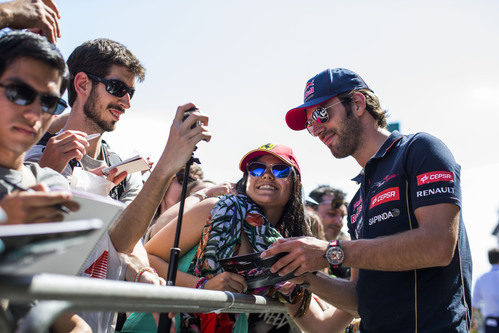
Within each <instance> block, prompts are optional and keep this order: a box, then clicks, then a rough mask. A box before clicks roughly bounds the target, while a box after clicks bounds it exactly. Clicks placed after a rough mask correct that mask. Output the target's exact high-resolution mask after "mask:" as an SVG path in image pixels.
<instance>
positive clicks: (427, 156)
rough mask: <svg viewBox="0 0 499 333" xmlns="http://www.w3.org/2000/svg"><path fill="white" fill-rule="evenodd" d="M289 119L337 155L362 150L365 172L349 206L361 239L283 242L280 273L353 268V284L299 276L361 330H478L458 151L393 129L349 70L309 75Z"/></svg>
mask: <svg viewBox="0 0 499 333" xmlns="http://www.w3.org/2000/svg"><path fill="white" fill-rule="evenodd" d="M286 122H287V124H288V126H289V127H290V128H291V129H293V130H303V129H305V128H306V129H307V130H308V131H309V132H310V134H312V135H313V136H317V137H318V138H319V139H320V140H321V141H322V142H323V143H324V144H325V145H326V146H327V147H328V148H329V149H330V151H331V153H332V154H333V156H335V157H336V158H344V157H347V156H352V157H354V158H355V159H356V160H357V162H358V163H359V164H360V165H361V166H362V167H363V170H362V172H361V173H360V174H359V175H358V176H357V177H355V178H354V180H355V181H357V182H358V183H359V185H360V188H359V190H358V192H357V193H356V194H355V196H354V198H353V199H352V200H351V203H350V205H349V207H348V222H347V223H348V229H349V233H350V235H351V238H352V240H351V241H346V240H345V241H341V242H338V241H331V242H329V243H328V242H326V241H321V240H318V239H315V238H311V237H302V238H294V239H286V240H280V241H279V242H278V243H277V244H275V245H274V247H273V248H271V249H270V250H267V251H266V252H264V254H263V255H262V256H270V255H274V254H276V253H278V252H289V254H288V255H286V256H285V257H283V258H282V259H281V260H279V261H278V262H277V263H276V264H274V266H273V267H272V270H273V271H278V272H279V274H281V275H284V274H288V273H290V272H293V271H294V272H295V275H302V274H303V273H306V272H315V271H318V270H320V269H323V268H324V267H327V266H328V265H330V266H332V267H338V266H340V265H344V266H348V267H352V277H351V280H350V282H346V283H345V282H344V281H339V280H336V279H334V278H330V277H327V276H325V275H322V274H320V273H319V274H315V275H314V274H305V275H303V277H300V278H298V279H296V280H297V282H308V283H309V284H310V290H311V291H312V292H314V293H316V294H317V295H319V296H320V297H322V298H324V299H325V300H326V301H328V302H330V303H331V304H333V305H334V306H336V307H338V308H340V309H342V310H344V311H347V312H350V313H353V314H358V315H359V316H360V318H361V326H360V328H361V331H362V332H466V331H467V330H469V327H470V315H471V307H470V306H471V305H470V302H471V298H470V283H471V254H470V249H469V244H468V239H467V236H466V230H465V227H464V224H463V220H462V216H461V188H460V166H459V165H458V164H457V163H456V161H455V160H454V157H453V156H452V154H451V152H450V151H449V149H448V148H447V147H446V146H445V145H444V144H443V143H442V142H441V141H440V140H439V139H437V138H435V137H433V136H431V135H429V134H426V133H417V134H414V135H402V134H400V133H398V132H393V133H391V134H390V132H388V131H387V130H386V129H385V126H386V115H385V111H383V110H382V109H381V107H380V104H379V100H378V98H377V97H376V95H374V93H373V92H372V91H371V90H370V88H369V87H368V86H367V85H366V83H365V82H364V81H363V80H362V79H361V78H360V77H359V76H358V75H357V74H356V73H354V72H352V71H350V70H348V69H343V68H334V69H327V70H325V71H323V72H321V73H319V74H317V75H316V76H314V77H313V78H312V79H310V80H309V81H308V82H307V85H306V88H305V102H304V104H302V105H300V106H299V107H297V108H294V109H292V110H290V111H289V112H288V113H287V114H286ZM295 282H296V281H295ZM309 317H311V316H309ZM296 320H297V322H298V323H300V321H301V322H302V323H303V321H306V320H310V318H309V319H307V316H303V317H302V318H299V319H296ZM326 323H327V321H326Z"/></svg>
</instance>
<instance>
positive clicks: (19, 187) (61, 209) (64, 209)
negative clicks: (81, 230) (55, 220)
mask: <svg viewBox="0 0 499 333" xmlns="http://www.w3.org/2000/svg"><path fill="white" fill-rule="evenodd" d="M2 180H3V181H4V182H6V183H7V184H9V185H11V186H13V187H14V188H15V189H16V190H19V191H26V192H35V191H34V190H32V189H30V188H27V187H24V186H22V185H19V184H16V183H14V182H11V181H10V180H8V179H6V178H3V179H2ZM52 207H54V208H55V209H56V210H58V211H59V212H61V213H64V214H71V210H69V209H68V208H67V207H65V206H63V205H60V204H55V205H53V206H52Z"/></svg>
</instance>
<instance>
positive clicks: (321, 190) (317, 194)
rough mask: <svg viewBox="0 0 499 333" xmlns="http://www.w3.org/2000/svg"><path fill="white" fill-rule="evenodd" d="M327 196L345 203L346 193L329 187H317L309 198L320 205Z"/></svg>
mask: <svg viewBox="0 0 499 333" xmlns="http://www.w3.org/2000/svg"><path fill="white" fill-rule="evenodd" d="M325 195H330V196H332V197H333V198H334V199H336V200H341V201H342V202H345V197H346V193H345V192H343V191H342V190H340V189H337V188H334V187H332V186H329V185H319V186H317V187H316V188H315V189H313V190H312V192H310V194H309V195H308V196H309V197H311V198H312V199H314V200H315V201H317V203H319V204H320V203H321V202H322V197H324V196H325ZM345 204H346V203H345Z"/></svg>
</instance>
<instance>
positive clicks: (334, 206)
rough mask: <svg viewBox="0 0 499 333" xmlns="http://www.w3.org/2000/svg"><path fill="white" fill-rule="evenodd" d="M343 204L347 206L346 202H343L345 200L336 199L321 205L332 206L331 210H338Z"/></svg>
mask: <svg viewBox="0 0 499 333" xmlns="http://www.w3.org/2000/svg"><path fill="white" fill-rule="evenodd" d="M343 204H345V202H344V201H343V199H340V198H335V199H333V200H327V201H323V202H321V203H320V204H319V205H331V209H338V208H340V207H341V206H342V205H343Z"/></svg>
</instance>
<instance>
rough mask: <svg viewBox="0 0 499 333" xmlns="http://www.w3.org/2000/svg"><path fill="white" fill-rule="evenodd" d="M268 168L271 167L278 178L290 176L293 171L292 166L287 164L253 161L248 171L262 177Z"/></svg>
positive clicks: (254, 175)
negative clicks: (267, 163)
mask: <svg viewBox="0 0 499 333" xmlns="http://www.w3.org/2000/svg"><path fill="white" fill-rule="evenodd" d="M267 168H270V170H271V171H272V174H273V175H274V177H276V178H286V177H287V176H289V174H290V172H291V167H290V166H289V165H286V164H269V165H266V164H265V163H261V162H253V163H249V164H248V166H247V169H248V172H249V174H250V175H252V176H253V177H261V176H263V174H264V173H265V171H267Z"/></svg>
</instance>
